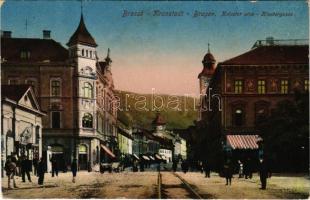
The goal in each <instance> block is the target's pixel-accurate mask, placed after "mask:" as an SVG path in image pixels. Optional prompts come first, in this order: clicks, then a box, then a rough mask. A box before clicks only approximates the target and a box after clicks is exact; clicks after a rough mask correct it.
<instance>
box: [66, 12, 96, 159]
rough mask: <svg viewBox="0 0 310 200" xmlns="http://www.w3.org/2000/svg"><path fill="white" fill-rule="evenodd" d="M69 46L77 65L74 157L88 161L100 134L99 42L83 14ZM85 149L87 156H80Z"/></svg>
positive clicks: (84, 153)
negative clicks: (97, 125)
mask: <svg viewBox="0 0 310 200" xmlns="http://www.w3.org/2000/svg"><path fill="white" fill-rule="evenodd" d="M67 45H68V47H69V57H70V61H71V62H72V64H73V66H74V77H73V86H74V87H73V98H74V100H73V102H74V103H73V115H72V116H73V118H74V122H75V124H74V127H75V129H76V133H75V134H76V136H74V146H75V152H74V155H73V156H74V157H77V158H79V160H83V161H85V162H88V161H92V160H93V158H92V157H93V156H92V154H91V153H90V152H92V151H91V150H92V149H93V146H94V145H95V144H94V141H93V140H92V138H93V137H94V135H95V134H96V129H95V128H96V126H95V125H96V96H95V94H96V91H95V90H96V63H97V53H96V47H97V44H96V42H95V40H94V38H93V37H92V36H91V34H90V33H89V32H88V30H87V28H86V26H85V23H84V18H83V14H81V19H80V23H79V26H78V27H77V29H76V31H75V32H74V33H73V35H72V36H71V38H70V40H69V42H68V43H67ZM77 138H78V139H77ZM81 138H83V139H81ZM83 145H84V146H83ZM82 151H83V155H80V154H81V152H82ZM85 155H86V158H85ZM79 164H82V163H81V162H80V163H79Z"/></svg>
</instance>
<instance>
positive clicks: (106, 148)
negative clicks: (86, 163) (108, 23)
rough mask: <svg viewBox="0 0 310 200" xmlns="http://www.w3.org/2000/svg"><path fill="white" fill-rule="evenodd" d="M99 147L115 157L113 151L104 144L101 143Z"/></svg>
mask: <svg viewBox="0 0 310 200" xmlns="http://www.w3.org/2000/svg"><path fill="white" fill-rule="evenodd" d="M101 148H102V149H103V150H104V151H105V152H106V153H107V154H108V155H109V156H111V157H112V158H115V155H114V153H113V152H112V151H111V150H110V149H109V148H108V147H106V146H104V145H103V144H102V145H101Z"/></svg>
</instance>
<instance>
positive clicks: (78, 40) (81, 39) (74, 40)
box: [67, 14, 98, 47]
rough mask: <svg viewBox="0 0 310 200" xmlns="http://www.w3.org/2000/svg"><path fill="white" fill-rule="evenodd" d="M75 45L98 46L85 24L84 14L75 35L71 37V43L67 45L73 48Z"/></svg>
mask: <svg viewBox="0 0 310 200" xmlns="http://www.w3.org/2000/svg"><path fill="white" fill-rule="evenodd" d="M73 44H84V45H89V46H93V47H96V46H98V45H97V43H96V42H95V39H94V38H93V37H92V36H91V34H90V33H89V32H88V30H87V28H86V26H85V23H84V18H83V14H81V19H80V24H79V26H78V27H77V29H76V30H75V32H74V33H73V35H72V36H71V37H70V40H69V42H68V43H67V45H68V46H71V45H73Z"/></svg>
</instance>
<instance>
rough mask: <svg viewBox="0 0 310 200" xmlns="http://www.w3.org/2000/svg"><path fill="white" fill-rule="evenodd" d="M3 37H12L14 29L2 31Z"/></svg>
mask: <svg viewBox="0 0 310 200" xmlns="http://www.w3.org/2000/svg"><path fill="white" fill-rule="evenodd" d="M2 37H3V38H11V37H12V31H2Z"/></svg>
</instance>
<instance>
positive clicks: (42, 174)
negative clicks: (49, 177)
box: [37, 158, 45, 185]
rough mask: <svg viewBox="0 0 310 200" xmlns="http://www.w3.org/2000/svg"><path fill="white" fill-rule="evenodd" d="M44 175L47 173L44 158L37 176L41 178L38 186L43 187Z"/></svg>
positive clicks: (39, 164)
mask: <svg viewBox="0 0 310 200" xmlns="http://www.w3.org/2000/svg"><path fill="white" fill-rule="evenodd" d="M44 173H45V164H44V160H43V158H41V159H40V161H39V163H38V169H37V175H38V177H39V179H38V184H39V185H43V182H44Z"/></svg>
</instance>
